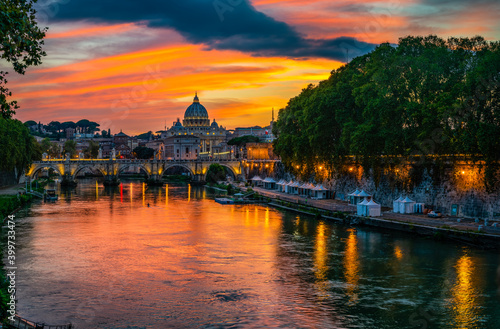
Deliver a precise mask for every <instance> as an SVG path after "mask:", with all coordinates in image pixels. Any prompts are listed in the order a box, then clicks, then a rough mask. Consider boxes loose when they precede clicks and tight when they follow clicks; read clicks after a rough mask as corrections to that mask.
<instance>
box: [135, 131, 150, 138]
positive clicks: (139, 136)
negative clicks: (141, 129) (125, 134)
mask: <svg viewBox="0 0 500 329" xmlns="http://www.w3.org/2000/svg"><path fill="white" fill-rule="evenodd" d="M152 135H153V132H152V131H148V132H147V133H143V134H140V135H137V139H143V140H149V139H150V138H151V136H152Z"/></svg>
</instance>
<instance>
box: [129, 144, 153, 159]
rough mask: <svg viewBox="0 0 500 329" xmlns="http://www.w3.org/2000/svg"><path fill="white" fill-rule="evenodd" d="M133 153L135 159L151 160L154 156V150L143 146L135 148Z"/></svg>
mask: <svg viewBox="0 0 500 329" xmlns="http://www.w3.org/2000/svg"><path fill="white" fill-rule="evenodd" d="M133 152H134V153H135V157H136V158H137V159H151V158H152V157H153V156H154V155H155V150H153V149H152V148H149V147H144V146H137V147H136V148H135V149H134V150H133Z"/></svg>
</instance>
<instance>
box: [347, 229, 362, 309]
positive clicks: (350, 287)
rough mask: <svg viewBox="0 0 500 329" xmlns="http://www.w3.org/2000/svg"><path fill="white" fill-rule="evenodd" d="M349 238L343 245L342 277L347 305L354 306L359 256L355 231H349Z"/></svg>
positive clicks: (356, 295)
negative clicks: (344, 281)
mask: <svg viewBox="0 0 500 329" xmlns="http://www.w3.org/2000/svg"><path fill="white" fill-rule="evenodd" d="M348 231H349V236H348V237H347V240H346V244H345V256H344V276H345V280H346V284H347V296H348V297H349V304H350V305H354V304H356V303H357V301H358V283H359V271H360V263H359V254H358V237H357V236H356V230H355V229H352V228H351V229H349V230H348Z"/></svg>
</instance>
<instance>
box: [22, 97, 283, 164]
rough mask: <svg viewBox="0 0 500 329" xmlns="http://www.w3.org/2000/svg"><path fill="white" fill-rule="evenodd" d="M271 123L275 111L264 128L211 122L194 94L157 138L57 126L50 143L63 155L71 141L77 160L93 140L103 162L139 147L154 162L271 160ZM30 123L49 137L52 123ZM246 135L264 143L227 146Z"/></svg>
mask: <svg viewBox="0 0 500 329" xmlns="http://www.w3.org/2000/svg"><path fill="white" fill-rule="evenodd" d="M82 121H88V120H82ZM273 122H274V110H273V116H272V121H271V122H270V125H269V126H267V127H260V126H253V127H238V128H236V129H234V130H229V129H226V128H225V127H223V126H221V125H219V124H218V123H217V122H216V121H215V119H213V120H212V121H211V120H210V118H209V116H208V111H207V109H206V108H205V107H204V106H203V105H202V104H201V103H200V100H199V98H198V95H197V94H195V96H194V99H193V103H192V104H191V105H189V106H188V107H187V109H186V111H185V112H184V118H183V120H182V123H181V120H180V119H177V120H176V121H174V122H173V123H172V126H171V127H170V128H168V129H165V130H161V131H157V133H158V135H156V136H155V135H153V134H143V135H141V136H139V137H142V138H144V137H145V136H146V137H145V138H149V139H139V138H138V137H130V136H128V135H126V134H125V133H123V132H122V131H120V132H119V133H118V134H115V135H111V132H110V131H109V130H107V131H103V132H102V134H101V135H99V134H93V133H84V132H83V131H81V130H82V129H75V128H74V127H64V124H63V125H61V124H59V125H60V128H61V129H58V130H57V134H58V135H59V140H58V141H52V143H55V144H57V145H58V147H59V149H60V150H61V152H62V150H63V149H64V144H65V142H66V140H74V141H75V142H76V151H77V157H78V158H81V157H83V154H84V153H85V150H86V149H87V148H88V147H89V145H90V141H94V142H97V143H99V156H98V157H99V158H102V159H108V158H111V157H113V156H114V157H116V158H124V159H128V158H133V157H134V156H135V154H134V149H135V148H137V147H139V146H141V147H147V148H151V149H153V150H154V151H155V155H154V157H155V159H161V160H192V159H232V158H235V157H236V158H239V157H242V158H247V156H248V158H249V159H250V158H251V159H274V158H275V156H274V154H273V152H272V144H271V142H272V141H273V140H274V136H273V134H272V126H273ZM30 124H31V126H30V127H29V128H30V129H31V130H32V131H34V132H37V133H38V134H47V135H50V133H51V132H50V131H48V130H47V129H46V128H47V127H49V128H50V127H51V125H52V123H51V124H50V125H48V126H44V125H43V124H41V123H38V124H37V123H36V122H34V121H33V122H32V121H30ZM58 128H59V126H58ZM97 130H98V129H97ZM47 135H46V136H47ZM248 135H250V136H256V137H259V138H260V140H261V141H262V142H263V143H252V144H251V147H248V149H247V147H246V145H239V146H234V145H228V142H229V141H230V140H231V139H233V138H237V137H242V136H248ZM62 137H65V138H62ZM42 138H43V137H42ZM42 138H39V139H40V140H41V139H42ZM53 138H54V137H53ZM248 145H250V144H248ZM61 157H62V154H61Z"/></svg>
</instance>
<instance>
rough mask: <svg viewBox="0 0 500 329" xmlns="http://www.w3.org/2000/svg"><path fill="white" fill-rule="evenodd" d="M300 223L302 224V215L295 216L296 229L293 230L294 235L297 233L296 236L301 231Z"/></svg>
mask: <svg viewBox="0 0 500 329" xmlns="http://www.w3.org/2000/svg"><path fill="white" fill-rule="evenodd" d="M299 225H300V217H299V216H297V217H295V230H294V231H293V235H295V236H298V235H300V233H299Z"/></svg>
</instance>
